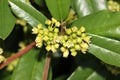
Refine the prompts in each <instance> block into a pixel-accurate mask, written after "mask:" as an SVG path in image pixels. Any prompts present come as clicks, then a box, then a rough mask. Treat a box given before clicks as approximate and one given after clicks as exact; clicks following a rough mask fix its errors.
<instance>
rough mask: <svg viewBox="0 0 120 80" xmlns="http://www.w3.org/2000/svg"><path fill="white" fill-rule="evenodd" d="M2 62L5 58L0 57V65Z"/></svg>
mask: <svg viewBox="0 0 120 80" xmlns="http://www.w3.org/2000/svg"><path fill="white" fill-rule="evenodd" d="M3 61H5V57H4V56H2V55H0V63H2V62H3Z"/></svg>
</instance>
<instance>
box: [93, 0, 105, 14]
mask: <svg viewBox="0 0 120 80" xmlns="http://www.w3.org/2000/svg"><path fill="white" fill-rule="evenodd" d="M91 5H92V9H93V10H94V12H97V11H100V10H107V0H91Z"/></svg>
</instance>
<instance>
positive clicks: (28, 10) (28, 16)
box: [9, 0, 47, 27]
mask: <svg viewBox="0 0 120 80" xmlns="http://www.w3.org/2000/svg"><path fill="white" fill-rule="evenodd" d="M9 3H10V6H11V8H12V11H13V12H14V13H15V14H16V15H17V16H18V17H20V18H22V19H24V20H26V21H27V22H28V23H29V24H30V25H31V26H33V27H34V26H37V25H38V24H39V23H42V24H45V20H46V19H47V18H46V17H45V16H44V15H43V14H42V13H40V12H39V11H37V10H36V9H35V8H34V7H32V6H31V5H30V4H29V3H26V2H25V1H22V0H21V1H20V0H9Z"/></svg>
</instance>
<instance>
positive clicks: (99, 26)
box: [71, 10, 120, 39]
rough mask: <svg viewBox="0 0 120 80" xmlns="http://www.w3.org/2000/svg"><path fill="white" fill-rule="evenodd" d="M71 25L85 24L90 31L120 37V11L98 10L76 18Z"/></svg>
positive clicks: (87, 30)
mask: <svg viewBox="0 0 120 80" xmlns="http://www.w3.org/2000/svg"><path fill="white" fill-rule="evenodd" d="M71 26H77V27H81V26H84V27H85V28H86V32H88V33H91V34H97V35H102V36H107V37H112V38H117V39H120V12H110V11H106V10H105V11H100V12H96V13H94V14H91V15H88V16H85V17H82V18H80V19H78V20H76V21H75V22H73V24H72V25H71Z"/></svg>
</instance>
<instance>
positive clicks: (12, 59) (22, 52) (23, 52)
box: [0, 42, 35, 69]
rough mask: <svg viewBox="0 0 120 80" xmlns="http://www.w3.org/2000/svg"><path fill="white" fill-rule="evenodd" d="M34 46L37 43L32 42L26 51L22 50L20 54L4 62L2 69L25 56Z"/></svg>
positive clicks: (0, 66)
mask: <svg viewBox="0 0 120 80" xmlns="http://www.w3.org/2000/svg"><path fill="white" fill-rule="evenodd" d="M34 46H35V42H32V43H31V44H29V45H28V46H27V47H26V48H25V49H23V50H21V51H20V52H18V53H16V54H15V55H13V56H11V57H9V58H8V59H7V60H6V61H5V62H3V63H2V64H0V69H2V68H4V67H5V66H6V65H8V64H9V63H10V62H12V61H14V60H15V59H17V58H19V57H21V56H22V55H23V54H25V53H26V52H28V51H29V50H30V49H32V48H33V47H34Z"/></svg>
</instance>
